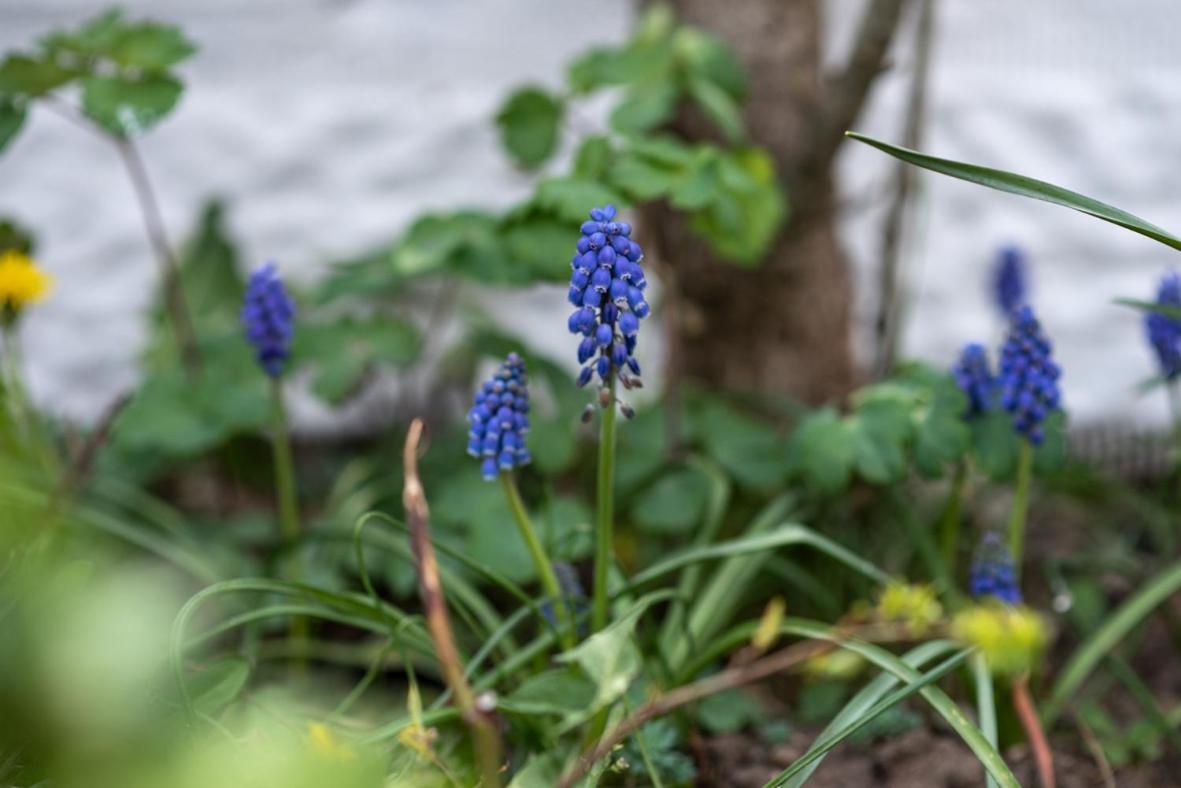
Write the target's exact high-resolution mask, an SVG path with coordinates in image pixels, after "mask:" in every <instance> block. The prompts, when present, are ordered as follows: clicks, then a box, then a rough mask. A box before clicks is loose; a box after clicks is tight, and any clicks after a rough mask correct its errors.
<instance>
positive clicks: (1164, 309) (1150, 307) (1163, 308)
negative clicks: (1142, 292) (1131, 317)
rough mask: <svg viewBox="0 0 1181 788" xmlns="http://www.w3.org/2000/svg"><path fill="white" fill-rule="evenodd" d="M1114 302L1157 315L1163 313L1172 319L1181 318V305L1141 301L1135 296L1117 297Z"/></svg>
mask: <svg viewBox="0 0 1181 788" xmlns="http://www.w3.org/2000/svg"><path fill="white" fill-rule="evenodd" d="M1115 303H1117V304H1120V305H1122V306H1130V307H1132V308H1133V309H1139V310H1140V311H1141V312H1156V313H1157V314H1158V315H1164V316H1165V317H1167V318H1170V319H1172V320H1181V306H1170V305H1169V304H1158V303H1156V302H1155V301H1141V300H1139V299H1136V298H1117V299H1115Z"/></svg>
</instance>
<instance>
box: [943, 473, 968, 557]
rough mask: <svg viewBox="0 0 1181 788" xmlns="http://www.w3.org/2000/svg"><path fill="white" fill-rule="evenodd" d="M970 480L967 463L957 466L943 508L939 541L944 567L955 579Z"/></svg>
mask: <svg viewBox="0 0 1181 788" xmlns="http://www.w3.org/2000/svg"><path fill="white" fill-rule="evenodd" d="M967 478H968V466H967V463H966V462H960V463H959V465H957V466H956V469H955V476H954V477H952V480H951V492H950V493H949V494H948V496H947V503H946V504H945V505H944V507H943V517H942V520H941V522H940V523H939V539H940V542H941V545H940V547H941V552H942V554H943V565H944V566H945V567H946V568H947V571H948V573H949V574H950V575H952V576H953V577H954V576H955V559H956V549H957V548H958V547H959V543H960V522H961V521H962V520H963V511H962V510H963V502H964V484H965V482H966V481H967Z"/></svg>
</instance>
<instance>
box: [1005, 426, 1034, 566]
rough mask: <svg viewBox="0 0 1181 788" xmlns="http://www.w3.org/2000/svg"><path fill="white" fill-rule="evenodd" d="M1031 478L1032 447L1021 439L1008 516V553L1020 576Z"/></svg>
mask: <svg viewBox="0 0 1181 788" xmlns="http://www.w3.org/2000/svg"><path fill="white" fill-rule="evenodd" d="M1032 478H1033V446H1032V445H1030V443H1029V441H1028V440H1026V439H1024V438H1022V439H1021V453H1020V455H1019V456H1018V458H1017V487H1016V489H1015V490H1014V492H1013V511H1012V513H1011V514H1010V515H1009V552H1010V553H1011V554H1012V555H1013V566H1014V568H1015V569H1016V572H1017V575H1018V576H1020V575H1021V550H1022V548H1023V547H1024V546H1025V510H1026V508H1027V507H1028V506H1029V483H1030V481H1031V480H1032Z"/></svg>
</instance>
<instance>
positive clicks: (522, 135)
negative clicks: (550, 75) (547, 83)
mask: <svg viewBox="0 0 1181 788" xmlns="http://www.w3.org/2000/svg"><path fill="white" fill-rule="evenodd" d="M563 112H564V106H563V104H562V101H561V99H559V98H556V97H554V96H551V95H550V94H549V93H547V92H545V91H544V90H543V89H541V88H537V87H525V88H521V89H519V90H517V91H515V92H514V93H513V94H512V95H511V96H509V98H508V100H507V101H506V102H505V104H504V107H503V108H502V109H501V110H500V113H499V114H497V116H496V123H497V125H499V126H500V136H501V141H502V142H503V143H504V147H505V149H506V150H507V151H508V152H509V154H510V155H511V156H512V157H513V159H514V160H516V162H517V163H518V164H520V165H521V166H522V167H536V166H538V165H540V164H542V163H543V162H545V160H546V159H548V158H549V157H550V156H551V155H553V153H554V150H556V149H557V147H558V138H559V134H560V132H561V125H562V116H563Z"/></svg>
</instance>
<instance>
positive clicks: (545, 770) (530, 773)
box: [508, 752, 562, 788]
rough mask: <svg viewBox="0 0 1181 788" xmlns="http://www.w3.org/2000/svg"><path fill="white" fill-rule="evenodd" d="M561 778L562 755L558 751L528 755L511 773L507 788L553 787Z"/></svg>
mask: <svg viewBox="0 0 1181 788" xmlns="http://www.w3.org/2000/svg"><path fill="white" fill-rule="evenodd" d="M561 778H562V757H561V755H560V754H559V753H555V752H547V753H545V754H544V755H540V754H535V755H530V756H529V758H528V759H527V760H526V761H525V765H524V766H523V767H522V768H521V770H520V771H519V772H517V773H516V774H514V775H513V779H512V782H510V783H509V784H508V788H553V786H555V785H557V784H558V781H559V780H560V779H561Z"/></svg>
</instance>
